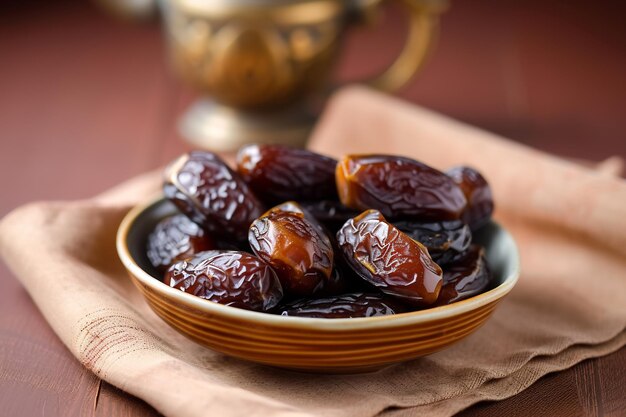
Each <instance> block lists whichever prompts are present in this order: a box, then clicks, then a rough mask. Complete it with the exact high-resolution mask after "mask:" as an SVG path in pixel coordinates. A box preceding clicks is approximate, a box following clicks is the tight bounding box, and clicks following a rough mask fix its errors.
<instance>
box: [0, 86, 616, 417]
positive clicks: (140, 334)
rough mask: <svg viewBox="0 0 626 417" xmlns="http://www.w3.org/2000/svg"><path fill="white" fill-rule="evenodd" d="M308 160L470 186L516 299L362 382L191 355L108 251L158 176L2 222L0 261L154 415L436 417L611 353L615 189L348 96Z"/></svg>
mask: <svg viewBox="0 0 626 417" xmlns="http://www.w3.org/2000/svg"><path fill="white" fill-rule="evenodd" d="M312 148H313V149H315V150H317V151H320V152H324V153H326V154H330V155H334V156H340V155H342V154H344V153H357V152H358V153H362V152H384V153H395V154H401V155H407V156H410V157H414V158H417V159H419V160H422V161H424V162H426V163H429V164H432V165H434V166H436V167H439V168H445V167H448V166H450V165H455V164H467V165H471V166H474V167H476V168H478V169H479V170H480V171H482V172H483V173H484V175H485V177H486V178H488V180H489V181H490V182H491V184H492V187H493V191H494V196H495V200H496V205H497V216H496V217H497V219H498V220H499V221H500V222H501V223H502V224H503V225H504V226H505V227H506V228H508V229H509V230H510V231H511V232H512V233H513V235H514V237H515V238H516V240H517V242H518V244H519V247H520V251H521V257H522V276H521V279H520V281H519V284H518V285H517V287H516V288H515V289H514V290H513V291H512V293H511V294H510V295H509V296H508V297H507V298H506V299H505V300H504V301H503V302H502V303H501V304H500V305H499V307H498V309H496V311H495V313H494V315H493V317H492V318H491V319H490V320H489V321H488V322H487V324H485V325H484V326H483V327H482V328H481V329H479V330H478V331H477V332H476V333H474V334H472V335H471V336H469V337H468V338H467V339H465V340H463V341H462V342H460V343H458V344H456V345H454V346H452V347H450V348H449V349H446V350H444V351H442V352H438V353H435V354H433V355H430V356H428V357H425V358H421V359H417V360H413V361H410V362H407V363H403V364H401V365H396V366H391V367H388V368H386V369H383V370H381V371H378V372H376V373H371V374H363V375H308V374H301V373H295V372H289V371H282V370H279V369H273V368H269V367H264V366H260V365H255V364H252V363H247V362H244V361H240V360H236V359H232V358H229V357H226V356H224V355H221V354H219V353H216V352H213V351H210V350H208V349H204V348H202V347H200V346H198V345H196V344H195V343H193V342H191V341H189V340H187V339H185V338H184V337H183V336H181V335H179V334H178V333H176V332H175V331H174V330H172V329H171V328H170V327H168V326H167V325H166V324H165V323H164V322H162V321H161V320H160V319H159V318H158V317H157V316H156V315H155V314H154V313H153V312H152V311H151V310H150V309H149V308H148V307H147V305H146V303H145V302H144V301H143V299H142V298H141V296H140V295H139V292H138V291H137V290H135V288H134V287H133V286H132V284H131V282H130V280H129V279H128V278H127V276H126V273H125V271H124V269H123V268H122V266H121V264H120V262H119V261H118V258H117V255H116V252H115V245H114V239H115V233H116V229H117V226H118V224H119V223H120V220H121V219H122V217H123V215H124V214H125V213H126V212H127V211H128V209H129V208H130V207H131V206H132V205H134V204H136V203H138V202H140V201H142V200H146V199H148V198H149V197H150V196H152V195H154V194H156V193H158V192H159V182H160V177H159V175H158V173H150V174H147V175H145V176H143V177H141V178H137V179H135V180H132V181H130V182H128V183H126V184H123V185H121V186H118V187H117V188H115V189H114V190H111V191H109V192H107V193H105V194H103V195H100V196H98V197H95V198H93V199H90V200H86V201H79V202H54V203H37V204H31V205H28V206H25V207H22V208H19V209H17V210H16V211H14V212H13V213H11V214H9V215H7V216H6V218H5V219H3V220H2V222H1V223H0V252H1V254H2V256H3V257H4V259H5V261H6V263H7V264H8V265H9V267H10V268H11V269H12V271H13V272H14V273H15V274H16V276H17V277H18V278H19V279H20V281H21V282H22V283H23V285H24V286H25V287H26V289H27V290H28V292H29V293H30V295H31V296H32V298H33V300H34V302H35V303H36V304H37V306H38V307H39V308H40V309H41V311H42V313H43V314H44V316H45V317H46V319H47V320H48V322H49V323H50V325H51V326H52V328H53V329H54V331H55V332H56V333H57V334H58V335H59V337H60V338H61V339H62V340H63V342H64V343H65V344H66V345H67V347H68V348H69V349H70V350H71V351H72V353H73V354H74V355H75V356H76V357H77V358H78V359H79V360H80V361H81V362H82V363H83V364H84V365H85V366H86V367H87V368H89V369H91V370H92V371H93V372H94V373H96V374H97V375H98V376H100V377H102V378H103V379H105V380H107V381H108V382H110V383H112V384H114V385H116V386H117V387H119V388H121V389H123V390H126V391H128V392H129V393H131V394H134V395H136V396H138V397H140V398H142V399H144V400H145V401H146V402H148V403H149V404H151V405H152V406H154V407H155V408H156V409H157V410H158V411H160V412H161V413H163V414H164V415H166V416H176V417H187V416H189V417H197V416H206V415H217V416H348V417H350V416H355V417H356V416H374V415H378V414H380V413H383V414H385V413H388V414H390V415H402V414H405V413H407V414H410V415H418V413H425V415H434V416H438V415H439V416H444V415H450V414H453V413H455V412H458V411H460V410H462V409H464V408H466V407H468V406H469V405H471V404H474V403H476V402H479V401H482V400H499V399H503V398H507V397H510V396H512V395H515V394H516V393H518V392H520V391H522V390H523V389H525V388H526V387H528V386H529V385H530V384H532V383H533V382H534V381H536V380H537V379H538V378H540V377H541V376H543V375H545V374H547V373H549V372H554V371H558V370H561V369H565V368H567V367H570V366H572V365H574V364H575V363H577V362H580V361H582V360H584V359H587V358H591V357H597V356H601V355H605V354H608V353H610V352H613V351H615V350H617V349H619V348H620V347H622V346H623V345H624V344H625V343H626V332H625V327H626V183H625V182H624V181H623V180H621V179H618V178H615V177H611V176H609V175H607V174H606V172H607V169H606V167H603V169H602V172H601V173H599V172H597V171H595V170H593V169H590V168H585V167H582V166H579V165H577V164H575V163H572V162H567V161H564V160H561V159H558V158H555V157H552V156H548V155H546V154H543V153H541V152H538V151H535V150H532V149H529V148H527V147H524V146H522V145H519V144H515V143H512V142H509V141H506V140H504V139H501V138H498V137H496V136H495V135H492V134H489V133H486V132H483V131H480V130H478V129H474V128H471V127H468V126H466V125H463V124H461V123H458V122H455V121H453V120H450V119H448V118H445V117H443V116H440V115H437V114H434V113H432V112H430V111H427V110H424V109H420V108H418V107H415V106H411V105H408V104H405V103H402V102H400V101H397V100H394V99H392V98H388V97H385V96H382V95H378V94H376V93H373V92H370V91H368V90H363V89H358V88H350V89H347V90H344V91H343V92H341V93H339V94H338V95H337V96H336V97H335V98H334V99H333V101H332V102H331V104H330V105H329V109H328V110H327V112H326V113H325V115H324V117H323V119H322V120H321V122H320V124H319V126H318V128H317V129H316V131H315V133H314V135H313V139H312ZM612 165H615V164H614V163H612ZM610 170H614V169H613V168H611V169H609V171H610Z"/></svg>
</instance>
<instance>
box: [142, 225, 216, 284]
mask: <svg viewBox="0 0 626 417" xmlns="http://www.w3.org/2000/svg"><path fill="white" fill-rule="evenodd" d="M147 246H148V247H147V255H148V259H149V260H150V263H151V264H152V266H154V267H155V268H157V269H158V270H159V271H161V272H165V270H166V269H167V268H169V267H170V265H172V264H173V263H174V262H178V261H181V260H183V259H186V258H190V257H191V256H193V255H195V254H196V253H198V252H203V251H207V250H209V249H215V248H216V245H215V242H214V241H213V239H211V237H210V236H208V235H207V233H206V232H205V231H204V230H203V229H202V228H201V227H200V226H198V225H197V224H195V223H194V222H192V221H191V220H189V218H188V217H187V216H185V215H183V214H177V215H175V216H171V217H167V218H165V219H163V220H161V221H160V222H159V223H158V224H157V225H156V227H155V228H154V231H153V232H152V233H150V235H149V236H148V245H147Z"/></svg>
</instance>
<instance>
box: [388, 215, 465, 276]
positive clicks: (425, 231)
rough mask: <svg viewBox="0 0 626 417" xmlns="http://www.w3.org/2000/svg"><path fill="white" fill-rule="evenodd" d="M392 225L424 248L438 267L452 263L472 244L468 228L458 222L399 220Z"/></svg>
mask: <svg viewBox="0 0 626 417" xmlns="http://www.w3.org/2000/svg"><path fill="white" fill-rule="evenodd" d="M393 225H394V226H396V227H397V228H398V229H400V230H401V231H402V232H404V233H406V234H407V235H408V236H409V237H410V238H411V239H413V240H417V241H418V242H420V243H421V244H422V245H424V246H426V248H427V249H428V253H429V254H430V256H431V257H432V258H433V260H434V261H435V262H437V263H438V264H439V265H444V264H447V263H449V262H452V261H454V259H456V258H457V257H458V256H459V255H460V254H461V253H463V252H465V251H466V250H467V248H469V246H470V244H471V243H472V232H471V230H470V228H469V226H468V225H466V224H465V223H463V222H462V221H460V220H450V221H444V222H433V223H422V222H416V221H412V220H399V221H395V222H393Z"/></svg>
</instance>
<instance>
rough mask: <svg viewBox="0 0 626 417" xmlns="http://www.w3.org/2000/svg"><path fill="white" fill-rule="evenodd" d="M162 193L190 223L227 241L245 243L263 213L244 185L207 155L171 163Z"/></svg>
mask: <svg viewBox="0 0 626 417" xmlns="http://www.w3.org/2000/svg"><path fill="white" fill-rule="evenodd" d="M163 191H164V193H165V196H166V197H167V198H168V199H170V200H171V201H172V202H173V203H174V204H175V205H176V206H177V207H178V208H179V209H180V210H181V211H182V212H183V213H184V214H186V215H187V216H188V217H189V218H190V219H191V220H193V221H194V222H196V223H198V224H200V225H202V226H203V227H204V228H205V229H206V230H207V231H209V232H210V233H211V234H214V235H219V236H221V237H223V238H225V239H227V240H233V241H241V240H245V238H246V235H247V233H248V227H249V226H250V223H252V221H253V220H254V219H256V218H257V217H258V216H260V215H261V213H262V212H263V209H262V205H261V203H260V202H259V200H258V199H257V198H256V196H255V195H254V194H253V193H252V191H251V190H250V189H249V188H248V186H247V185H246V183H245V182H243V181H242V180H241V178H239V176H238V175H237V174H235V173H234V172H233V171H232V170H231V169H230V168H229V167H228V166H227V165H226V164H225V163H224V161H222V160H221V159H220V158H219V157H218V156H217V155H215V154H213V153H210V152H202V151H194V152H191V153H188V154H185V155H183V156H181V157H180V158H178V159H176V160H175V161H174V162H173V163H171V164H170V165H169V166H168V167H167V169H166V171H165V181H164V186H163Z"/></svg>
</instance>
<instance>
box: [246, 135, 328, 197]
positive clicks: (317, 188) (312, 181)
mask: <svg viewBox="0 0 626 417" xmlns="http://www.w3.org/2000/svg"><path fill="white" fill-rule="evenodd" d="M336 165H337V161H336V160H334V159H332V158H328V157H326V156H323V155H319V154H316V153H314V152H311V151H307V150H304V149H298V148H291V147H288V146H280V145H248V146H245V147H243V148H241V149H240V150H239V153H238V154H237V170H238V172H239V174H240V175H241V176H242V178H243V179H244V180H245V181H246V182H247V183H248V184H249V185H250V188H252V190H254V192H256V193H257V195H258V196H259V197H260V198H262V199H263V201H265V202H266V203H268V204H277V203H280V202H282V201H286V200H319V199H336V198H337V189H336V187H335V167H336Z"/></svg>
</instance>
